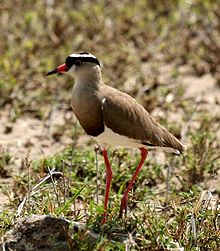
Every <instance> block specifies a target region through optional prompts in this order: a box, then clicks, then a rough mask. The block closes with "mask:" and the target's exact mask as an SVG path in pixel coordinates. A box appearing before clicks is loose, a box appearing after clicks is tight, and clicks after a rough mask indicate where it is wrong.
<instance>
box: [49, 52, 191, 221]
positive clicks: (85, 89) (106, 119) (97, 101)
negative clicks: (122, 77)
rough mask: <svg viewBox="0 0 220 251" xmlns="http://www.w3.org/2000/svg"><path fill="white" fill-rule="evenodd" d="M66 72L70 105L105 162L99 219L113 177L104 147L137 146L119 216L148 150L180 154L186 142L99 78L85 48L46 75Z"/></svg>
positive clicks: (105, 214)
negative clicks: (134, 165) (70, 82)
mask: <svg viewBox="0 0 220 251" xmlns="http://www.w3.org/2000/svg"><path fill="white" fill-rule="evenodd" d="M56 73H67V74H69V75H71V76H72V78H73V79H74V85H73V89H72V97H71V106H72V109H73V112H74V114H75V116H76V118H77V119H78V121H79V123H80V125H81V126H82V128H83V129H84V131H85V132H86V133H87V134H88V135H89V136H91V137H92V138H93V139H95V141H96V142H97V144H98V145H99V147H100V149H101V152H102V155H103V157H104V163H105V166H106V189H105V198H104V210H103V219H102V223H106V222H107V218H108V200H109V193H110V188H111V182H112V178H113V172H112V168H111V165H110V162H109V159H108V155H107V148H108V147H109V146H113V147H118V146H119V147H121V146H122V147H130V148H139V150H140V154H141V160H140V163H139V164H138V166H137V168H136V170H135V172H134V174H133V176H132V178H131V181H130V183H129V184H128V186H127V188H126V190H125V192H124V194H123V196H122V198H121V205H120V211H119V217H122V215H123V212H124V211H125V213H126V212H127V204H128V195H129V192H130V190H131V189H132V186H133V184H134V182H135V181H136V179H137V176H138V173H139V171H140V169H141V167H142V166H143V164H144V161H145V159H146V158H147V155H148V150H151V149H156V148H162V149H164V150H165V151H167V152H171V153H174V154H176V155H180V154H181V153H183V152H184V151H185V150H187V146H186V145H184V144H182V143H181V142H180V141H179V140H178V139H177V138H176V137H175V136H174V135H173V134H171V133H170V132H169V131H168V130H167V129H165V127H163V126H162V125H160V124H159V123H158V122H156V121H155V119H154V118H153V117H152V116H151V115H150V114H149V113H148V112H147V110H146V109H145V108H144V107H143V106H142V105H141V104H139V103H138V102H137V101H136V100H135V99H134V98H132V97H131V96H129V95H128V94H126V93H124V92H121V91H119V90H117V89H115V88H113V87H111V86H109V85H106V84H104V83H103V81H102V72H101V65H100V62H99V60H98V59H97V58H96V57H95V56H94V55H92V54H90V53H87V52H80V53H73V54H70V55H69V56H68V57H67V58H66V60H65V63H64V64H61V65H60V66H58V67H56V68H55V69H54V70H52V71H50V72H48V73H47V74H46V75H47V76H48V75H52V74H56Z"/></svg>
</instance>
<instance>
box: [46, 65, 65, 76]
mask: <svg viewBox="0 0 220 251" xmlns="http://www.w3.org/2000/svg"><path fill="white" fill-rule="evenodd" d="M68 70H69V68H68V67H67V65H66V64H61V65H60V66H58V67H57V68H56V69H54V70H53V71H50V72H48V73H47V74H46V76H48V75H52V74H55V73H63V72H66V71H68Z"/></svg>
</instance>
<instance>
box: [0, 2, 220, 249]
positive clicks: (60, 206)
mask: <svg viewBox="0 0 220 251" xmlns="http://www.w3.org/2000/svg"><path fill="white" fill-rule="evenodd" d="M47 2H48V1H41V2H40V1H36V2H31V1H20V2H19V3H18V2H17V1H16V4H15V1H3V3H2V4H1V7H0V26H1V37H0V52H1V58H0V68H1V71H0V79H1V80H0V109H1V112H2V111H4V112H5V113H6V114H7V118H8V121H9V122H13V123H16V120H17V119H18V118H23V117H25V116H26V117H34V118H36V119H39V120H40V121H41V122H42V124H44V123H47V122H48V121H49V120H50V116H51V111H52V109H53V107H54V106H56V108H57V109H58V110H59V111H60V112H62V113H65V114H66V115H68V116H66V118H65V124H64V125H62V126H58V127H56V128H55V131H54V132H53V135H51V136H52V137H53V139H54V141H55V142H60V138H61V137H62V136H63V135H66V136H68V137H69V138H72V139H73V144H72V145H71V146H66V148H65V150H64V151H60V152H59V153H57V154H55V155H52V156H49V157H45V158H44V159H41V160H38V161H36V160H34V159H32V160H26V161H23V162H22V163H21V166H19V165H18V164H17V162H15V161H14V160H15V157H16V156H13V155H12V154H11V153H10V152H9V151H7V149H6V150H5V149H3V150H1V151H0V177H1V178H7V177H8V176H10V177H12V178H13V182H14V183H13V185H12V186H11V187H9V186H7V185H4V184H0V189H1V191H2V192H4V193H5V194H6V195H7V196H8V197H9V201H10V202H9V204H8V205H4V208H3V209H1V211H0V235H1V236H3V235H4V233H5V232H6V231H7V230H9V229H11V228H12V227H13V225H14V223H15V221H16V219H17V218H19V217H23V216H28V215H32V214H50V215H54V216H57V217H59V216H63V217H65V218H67V219H69V220H70V221H71V223H72V229H73V231H72V232H71V234H70V240H71V243H72V247H73V250H180V248H179V249H178V247H184V250H204V251H205V250H218V249H219V246H220V238H219V236H220V233H219V227H220V222H219V213H220V212H219V205H218V204H219V193H220V188H219V186H217V188H216V189H215V190H212V184H214V182H215V179H216V178H217V177H218V175H219V169H220V168H219V167H220V156H219V149H220V143H219V135H218V132H219V130H220V128H219V116H217V115H216V114H215V113H214V112H213V111H212V110H205V109H202V108H199V109H198V107H199V104H200V102H201V103H202V102H203V98H204V97H201V100H200V101H198V100H197V99H196V98H195V97H185V96H184V94H185V89H184V86H183V85H182V83H181V82H178V81H179V80H178V77H179V76H184V73H182V72H181V71H180V67H181V66H187V67H189V68H190V72H191V75H193V76H195V77H201V76H203V75H204V74H207V73H209V74H211V75H212V76H213V77H214V78H215V80H216V83H217V86H218V85H219V83H220V75H219V69H218V67H219V63H220V62H219V52H220V45H219V40H218V37H219V36H218V28H219V23H220V19H219V13H218V12H219V6H218V3H217V1H216V2H215V1H209V0H205V1H202V0H198V1H180V0H169V1H166V3H165V2H164V1H150V0H149V1H144V0H140V1H136V2H135V3H134V1H129V0H125V1H120V2H117V1H108V3H107V2H106V3H104V1H98V0H96V1H92V2H91V1H74V2H72V1H54V2H55V4H54V5H50V4H47ZM48 3H49V2H48ZM15 5H16V6H15ZM64 13H65V15H64ZM73 51H88V52H91V53H94V54H95V55H96V56H97V57H98V58H99V59H100V61H101V62H102V64H103V66H104V67H103V80H104V82H105V83H107V84H109V85H112V86H114V87H117V88H118V89H121V90H124V91H126V92H127V93H128V94H130V95H132V96H133V97H136V98H137V99H138V101H140V102H141V103H142V104H143V106H144V107H145V108H146V109H147V110H148V111H149V112H153V113H155V114H156V115H155V117H156V118H157V120H158V121H159V122H160V123H162V124H163V125H164V126H165V127H167V128H168V129H169V130H170V131H171V132H173V133H174V134H175V136H177V137H178V138H181V137H182V140H184V141H185V143H186V144H187V146H188V147H189V150H188V151H187V153H184V155H183V156H181V157H179V158H178V157H175V156H172V155H169V154H166V156H165V157H164V158H163V159H165V160H164V161H158V160H157V159H156V157H157V152H156V153H150V154H149V157H148V159H147V161H146V162H145V165H144V167H143V168H142V170H141V172H140V175H139V177H138V180H137V181H136V183H135V184H134V188H133V190H132V192H131V194H130V196H129V204H128V214H127V215H126V216H124V217H123V218H122V219H119V218H118V213H119V208H120V199H121V196H122V194H123V191H124V190H125V188H126V186H127V184H128V182H129V180H130V179H131V177H132V174H133V172H134V170H135V167H136V166H137V164H138V161H139V159H140V156H139V154H138V153H137V152H134V151H132V150H125V149H122V150H121V149H120V150H115V149H110V150H109V158H110V160H111V163H112V168H113V173H114V177H113V182H112V190H111V194H110V206H109V221H108V222H107V224H106V225H101V224H100V221H101V219H102V213H103V198H104V192H105V167H104V162H103V158H102V156H101V155H100V154H99V153H98V169H99V172H98V177H97V170H96V168H97V166H96V155H95V151H94V149H93V148H94V146H93V145H92V144H91V142H89V144H88V146H76V143H77V142H78V139H79V136H80V135H82V134H84V132H83V131H82V130H81V129H79V127H78V125H77V126H76V124H75V123H74V122H73V121H74V120H73V117H69V113H70V112H71V108H70V92H71V88H72V80H71V79H70V78H69V77H63V76H62V77H53V78H52V77H51V78H46V77H45V73H46V72H48V71H49V70H51V69H53V68H54V67H55V66H57V65H58V64H60V63H63V61H64V60H65V57H66V56H67V55H68V54H69V53H71V52H73ZM170 65H172V70H171V72H170V73H169V74H170V77H168V78H167V79H165V80H164V79H161V78H160V77H161V76H164V75H163V74H162V73H161V72H160V70H161V67H164V66H170ZM158 111H159V112H158ZM1 112H0V113H1ZM171 114H180V118H178V120H174V119H170V115H171ZM0 115H1V114H0ZM0 118H1V117H0ZM185 129H186V130H185ZM184 130H185V131H184ZM183 132H184V133H183ZM7 133H10V132H7ZM3 147H4V146H3ZM24 157H25V156H24ZM30 161H31V162H30ZM19 168H20V169H19ZM13 169H19V172H17V173H16V174H15V173H13V171H12V170H13ZM49 171H51V172H52V178H51V176H50V175H49ZM54 172H55V173H54ZM45 177H46V179H45V180H44V178H45ZM52 180H53V181H52ZM97 185H98V189H97ZM97 193H98V201H97ZM211 195H212V196H213V197H212V200H210V196H211ZM24 198H26V200H25V201H24ZM22 202H24V203H23V204H21V203H22ZM215 203H216V205H215ZM19 206H20V207H19ZM74 222H75V223H74ZM78 222H81V223H83V224H84V226H85V228H84V229H78V230H76V229H75V228H76V227H75V225H74V224H76V223H78ZM172 248H173V249H172ZM175 248H176V249H175Z"/></svg>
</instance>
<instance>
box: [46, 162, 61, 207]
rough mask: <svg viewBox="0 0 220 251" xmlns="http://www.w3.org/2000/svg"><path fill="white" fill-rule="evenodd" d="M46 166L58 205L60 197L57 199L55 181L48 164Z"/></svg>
mask: <svg viewBox="0 0 220 251" xmlns="http://www.w3.org/2000/svg"><path fill="white" fill-rule="evenodd" d="M47 168H48V171H49V175H50V178H51V181H52V184H53V189H54V192H55V194H56V197H57V203H58V205H59V206H60V205H61V203H60V199H59V195H58V192H57V190H56V185H55V182H54V180H53V176H52V173H51V170H50V168H49V166H48V167H47Z"/></svg>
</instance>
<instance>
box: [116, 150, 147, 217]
mask: <svg viewBox="0 0 220 251" xmlns="http://www.w3.org/2000/svg"><path fill="white" fill-rule="evenodd" d="M140 150H141V161H140V163H139V165H138V166H137V168H136V170H135V173H134V174H133V176H132V179H131V181H130V183H129V185H128V187H127V189H126V190H125V193H124V195H123V197H122V199H121V207H120V212H119V217H122V214H123V210H125V213H126V212H127V202H128V193H129V191H130V190H131V188H132V186H133V184H134V182H135V180H136V178H137V176H138V173H139V171H140V169H141V167H142V165H143V163H144V161H145V159H146V158H147V154H148V151H147V149H145V148H140Z"/></svg>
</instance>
